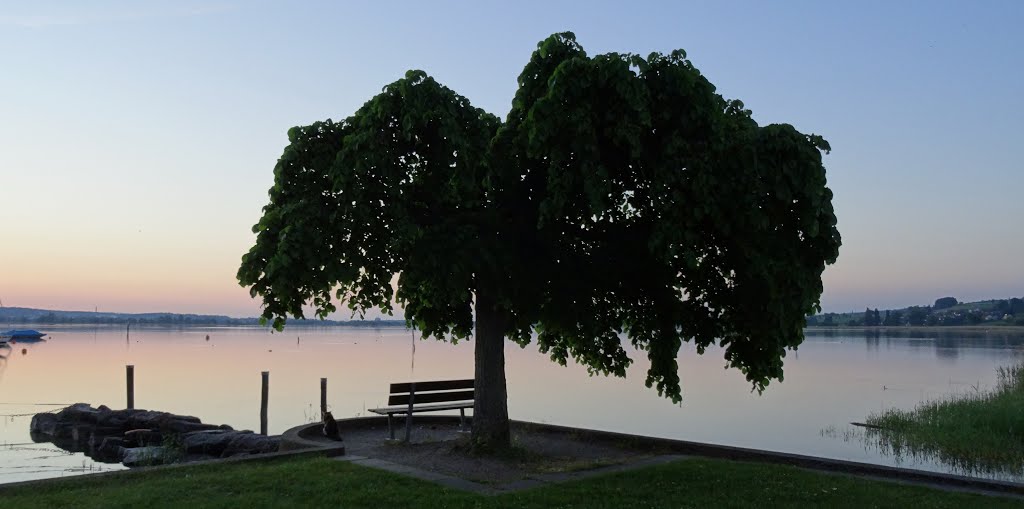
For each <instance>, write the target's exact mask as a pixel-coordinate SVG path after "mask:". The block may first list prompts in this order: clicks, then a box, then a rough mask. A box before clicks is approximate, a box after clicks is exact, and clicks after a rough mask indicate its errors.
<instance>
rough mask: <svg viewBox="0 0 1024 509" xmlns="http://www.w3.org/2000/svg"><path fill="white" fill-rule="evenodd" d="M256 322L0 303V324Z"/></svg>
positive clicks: (357, 323) (389, 323)
mask: <svg viewBox="0 0 1024 509" xmlns="http://www.w3.org/2000/svg"><path fill="white" fill-rule="evenodd" d="M15 323H17V324H51V325H52V324H83V325H113V324H129V323H131V324H137V325H180V326H184V325H259V318H255V317H253V318H232V317H230V316H223V315H197V314H182V313H109V312H94V311H60V310H54V309H34V308H11V307H0V324H15ZM288 325H293V326H294V325H300V326H301V325H305V326H313V325H316V326H349V327H405V320H382V319H380V318H377V319H374V320H343V321H339V320H288Z"/></svg>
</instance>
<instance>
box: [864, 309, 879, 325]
mask: <svg viewBox="0 0 1024 509" xmlns="http://www.w3.org/2000/svg"><path fill="white" fill-rule="evenodd" d="M864 325H865V326H866V327H872V326H875V325H878V324H877V323H875V314H874V313H872V312H871V308H865V309H864Z"/></svg>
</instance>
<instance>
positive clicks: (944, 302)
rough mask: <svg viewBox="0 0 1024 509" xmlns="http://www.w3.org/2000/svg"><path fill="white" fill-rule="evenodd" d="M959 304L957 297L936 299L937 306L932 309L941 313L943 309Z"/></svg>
mask: <svg viewBox="0 0 1024 509" xmlns="http://www.w3.org/2000/svg"><path fill="white" fill-rule="evenodd" d="M957 304H959V302H957V300H956V297H942V298H939V299H935V304H934V305H932V309H934V310H935V311H939V310H942V309H947V308H951V307H953V306H955V305H957Z"/></svg>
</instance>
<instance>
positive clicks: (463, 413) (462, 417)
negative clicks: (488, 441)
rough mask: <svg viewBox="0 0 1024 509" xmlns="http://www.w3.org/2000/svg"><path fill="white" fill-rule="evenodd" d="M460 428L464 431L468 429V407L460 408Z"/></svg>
mask: <svg viewBox="0 0 1024 509" xmlns="http://www.w3.org/2000/svg"><path fill="white" fill-rule="evenodd" d="M459 428H460V429H461V430H462V431H466V409H465V408H460V409H459Z"/></svg>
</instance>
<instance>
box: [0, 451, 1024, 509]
mask: <svg viewBox="0 0 1024 509" xmlns="http://www.w3.org/2000/svg"><path fill="white" fill-rule="evenodd" d="M0 498H2V500H3V506H4V508H5V509H6V508H20V507H26V508H32V507H40V508H54V507H75V508H89V507H104V508H106V507H147V508H149V507H188V508H189V509H195V508H201V507H246V508H249V507H256V508H259V507H275V508H276V507H346V508H348V507H377V508H382V507H387V508H400V507H448V508H491V507H493V508H499V507H525V508H547V507H577V508H600V507H609V508H622V507H715V508H720V507H721V508H729V507H744V508H745V507H829V508H833V507H840V508H841V507H856V508H862V507H914V508H915V509H924V508H933V507H934V508H941V507H950V508H953V507H984V508H991V509H998V508H1003V507H1024V501H1021V500H1016V499H1008V498H996V497H986V496H981V495H974V494H965V493H955V492H946V491H938V490H933V489H929V488H924V487H919V486H908V485H902V484H895V483H887V482H882V481H872V480H866V479H860V478H854V477H846V476H840V475H829V474H821V473H816V472H809V471H805V470H800V469H796V468H792V467H786V466H777V465H766V464H753V463H741V462H730V461H723V460H710V459H691V460H681V461H677V462H674V463H669V464H665V465H659V466H655V467H649V468H645V469H641V470H634V471H631V472H624V473H618V474H612V475H607V476H603V477H595V478H591V479H587V480H582V481H576V482H569V483H563V484H554V485H548V486H545V487H542V488H538V489H534V490H528V491H523V492H518V493H512V494H507V495H500V496H494V497H488V496H482V495H475V494H471V493H464V492H461V491H453V490H449V489H446V488H443V487H441V486H438V485H435V484H432V483H428V482H425V481H418V480H415V479H411V478H407V477H403V476H400V475H397V474H391V473H387V472H383V471H378V470H374V469H370V468H366V467H360V466H358V465H352V464H350V463H346V462H340V461H333V460H329V459H325V458H316V459H304V460H290V461H278V462H272V463H255V462H253V463H236V464H223V465H207V466H199V467H188V468H176V469H167V470H158V471H149V472H136V473H130V474H128V475H118V476H110V477H102V478H95V479H87V478H82V479H75V480H70V481H62V482H53V483H48V484H45V485H42V486H40V485H34V486H26V487H19V488H14V489H7V490H4V491H3V492H0Z"/></svg>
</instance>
